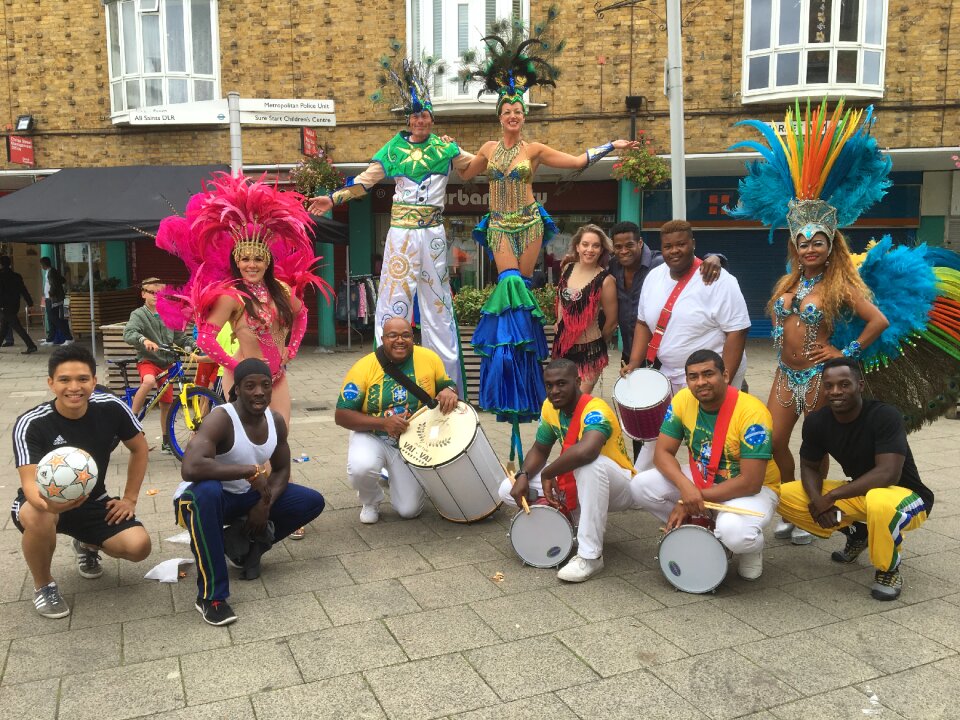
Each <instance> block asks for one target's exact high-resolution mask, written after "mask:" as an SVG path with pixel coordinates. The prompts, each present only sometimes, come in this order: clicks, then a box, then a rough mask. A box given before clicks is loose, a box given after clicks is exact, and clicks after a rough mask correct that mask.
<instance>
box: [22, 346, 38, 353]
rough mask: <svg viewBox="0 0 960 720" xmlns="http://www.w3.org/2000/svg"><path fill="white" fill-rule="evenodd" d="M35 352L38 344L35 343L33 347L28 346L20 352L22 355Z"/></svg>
mask: <svg viewBox="0 0 960 720" xmlns="http://www.w3.org/2000/svg"><path fill="white" fill-rule="evenodd" d="M35 352H37V346H36V345H34V346H33V347H28V348H27V349H26V350H23V351H22V352H21V353H20V354H21V355H33V354H34V353H35Z"/></svg>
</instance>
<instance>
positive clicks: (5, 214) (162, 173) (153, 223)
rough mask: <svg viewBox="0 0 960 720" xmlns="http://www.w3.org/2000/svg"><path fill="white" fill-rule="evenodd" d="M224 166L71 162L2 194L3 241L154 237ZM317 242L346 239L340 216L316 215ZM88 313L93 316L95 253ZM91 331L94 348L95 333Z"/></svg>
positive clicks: (343, 241) (0, 220)
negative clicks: (73, 165)
mask: <svg viewBox="0 0 960 720" xmlns="http://www.w3.org/2000/svg"><path fill="white" fill-rule="evenodd" d="M217 171H223V172H229V167H228V166H226V165H182V166H176V165H174V166H169V165H157V166H151V165H137V166H127V167H103V168H68V169H65V170H60V171H59V172H56V173H54V174H53V175H50V176H48V177H46V178H45V179H43V180H42V181H40V182H37V183H34V184H33V185H29V186H27V187H25V188H23V189H22V190H18V191H17V192H15V193H11V194H10V195H7V196H5V197H2V198H0V241H5V242H22V243H32V244H40V243H46V244H62V243H88V244H89V243H91V242H100V241H104V240H137V241H143V242H151V240H150V239H149V238H148V237H145V235H144V233H148V234H149V233H155V232H156V231H157V228H159V226H160V221H161V220H163V219H164V218H165V217H168V216H169V215H173V214H178V213H179V214H181V215H182V214H183V213H184V211H185V210H186V206H187V201H188V200H189V199H190V197H191V196H192V195H194V194H195V193H198V192H200V191H201V190H202V184H203V180H205V179H206V178H209V177H210V176H211V175H212V174H213V173H214V172H217ZM313 220H314V223H315V224H314V227H313V236H314V240H316V241H317V242H325V243H333V244H337V245H346V244H347V243H348V237H347V232H346V226H345V225H344V224H343V223H340V222H337V221H335V220H331V219H329V218H324V217H316V216H314V217H313ZM87 262H88V263H89V265H90V273H89V277H90V314H91V322H92V321H93V312H94V307H93V306H94V303H93V268H92V265H93V259H92V253H91V252H89V249H88V252H87ZM91 334H92V342H93V349H94V353H96V335H95V334H94V333H91Z"/></svg>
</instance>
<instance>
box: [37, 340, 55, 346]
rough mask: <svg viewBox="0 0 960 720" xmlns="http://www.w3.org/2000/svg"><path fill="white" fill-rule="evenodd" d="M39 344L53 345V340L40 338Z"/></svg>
mask: <svg viewBox="0 0 960 720" xmlns="http://www.w3.org/2000/svg"><path fill="white" fill-rule="evenodd" d="M40 344H41V345H44V346H50V345H53V340H41V341H40Z"/></svg>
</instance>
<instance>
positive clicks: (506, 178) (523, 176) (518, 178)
mask: <svg viewBox="0 0 960 720" xmlns="http://www.w3.org/2000/svg"><path fill="white" fill-rule="evenodd" d="M532 178H533V174H532V173H531V172H530V161H529V160H521V161H520V162H519V163H517V164H516V166H515V167H514V168H513V169H512V170H511V171H510V172H508V173H504V172H503V171H502V170H501V169H500V168H497V167H492V168H490V182H520V183H529V182H530V180H531V179H532Z"/></svg>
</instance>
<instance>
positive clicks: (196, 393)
mask: <svg viewBox="0 0 960 720" xmlns="http://www.w3.org/2000/svg"><path fill="white" fill-rule="evenodd" d="M160 349H161V350H167V351H171V352H175V353H176V354H177V360H176V361H175V362H174V363H173V365H171V366H170V367H168V368H167V369H166V370H164V371H163V372H161V373H160V374H159V375H157V387H156V389H155V390H154V391H153V392H151V393H150V395H149V397H148V398H147V401H146V402H145V403H144V404H143V409H142V410H141V411H140V414H139V415H138V416H137V419H138V420H140V421H142V420H143V418H144V417H145V416H146V414H147V413H148V412H150V411H151V410H152V409H153V408H155V407H156V406H157V405H158V404H159V402H160V398H161V397H163V393H164V392H166V390H167V388H168V387H170V386H171V385H173V386H174V388H175V389H174V396H173V403H172V405H171V407H170V417H169V419H168V420H167V434H168V435H169V437H170V446H171V448H172V449H173V453H174V455H176V456H177V459H178V460H182V459H183V453H184V452H185V451H186V449H187V445H188V444H189V443H190V440H191V439H192V438H193V436H194V434H195V433H196V432H197V430H198V429H199V428H200V425H201V424H202V423H203V419H204V418H205V417H206V416H207V415H208V414H209V413H210V411H211V410H213V408H215V407H216V406H217V405H221V404H223V402H224V399H223V396H222V395H220V394H218V393H216V392H214V391H213V390H210V389H208V388H205V387H201V386H200V385H197V384H196V383H194V382H192V381H190V380H188V379H187V378H186V375H185V374H184V369H183V358H184V356H185V355H186V353H185V352H184V350H183V348H177V347H168V346H164V345H161V346H160ZM110 362H112V363H113V364H115V365H116V366H117V367H118V368H119V369H120V376H121V377H122V378H123V399H124V400H125V401H126V403H127V405H129V406H130V407H131V408H133V396H134V395H136V394H137V389H138V388H139V387H140V383H139V376H138V377H137V381H138V382H137V383H135V384H131V383H130V377H129V368H130V366H131V365H132V366H133V367H134V368H135V367H136V365H137V359H136V358H119V359H117V360H110Z"/></svg>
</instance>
